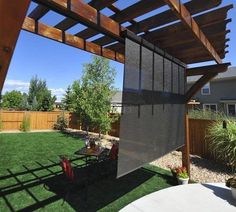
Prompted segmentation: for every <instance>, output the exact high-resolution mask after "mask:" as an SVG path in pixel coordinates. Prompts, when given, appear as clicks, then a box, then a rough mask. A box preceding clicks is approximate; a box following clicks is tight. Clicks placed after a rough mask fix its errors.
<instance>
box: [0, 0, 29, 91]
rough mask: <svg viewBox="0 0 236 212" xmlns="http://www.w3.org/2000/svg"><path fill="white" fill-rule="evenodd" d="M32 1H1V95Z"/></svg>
mask: <svg viewBox="0 0 236 212" xmlns="http://www.w3.org/2000/svg"><path fill="white" fill-rule="evenodd" d="M29 5H30V0H21V1H18V2H17V1H6V0H0V94H1V92H2V88H3V84H4V81H5V78H6V75H7V71H8V67H9V64H10V61H11V58H12V55H13V52H14V49H15V46H16V42H17V39H18V36H19V33H20V30H21V27H22V24H23V22H24V19H25V15H26V13H27V10H28V8H29Z"/></svg>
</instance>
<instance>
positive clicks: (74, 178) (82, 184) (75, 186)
mask: <svg viewBox="0 0 236 212" xmlns="http://www.w3.org/2000/svg"><path fill="white" fill-rule="evenodd" d="M60 166H61V168H62V171H63V174H64V176H65V178H64V179H66V180H67V184H66V192H65V195H64V198H63V199H64V201H65V200H67V199H68V197H69V194H73V193H76V191H78V190H79V189H86V190H87V188H86V187H87V184H88V183H87V179H86V177H85V176H79V173H78V171H76V170H75V169H74V168H73V167H72V165H71V162H70V160H69V159H68V158H67V157H65V156H60ZM83 178H84V179H83ZM74 191H75V192H74ZM83 193H84V192H83ZM86 193H87V192H86ZM86 195H87V194H86ZM64 201H63V203H64ZM63 203H62V204H63Z"/></svg>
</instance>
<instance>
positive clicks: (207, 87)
mask: <svg viewBox="0 0 236 212" xmlns="http://www.w3.org/2000/svg"><path fill="white" fill-rule="evenodd" d="M201 94H202V95H210V94H211V90H210V83H209V82H208V83H207V84H205V85H204V86H203V87H202V89H201Z"/></svg>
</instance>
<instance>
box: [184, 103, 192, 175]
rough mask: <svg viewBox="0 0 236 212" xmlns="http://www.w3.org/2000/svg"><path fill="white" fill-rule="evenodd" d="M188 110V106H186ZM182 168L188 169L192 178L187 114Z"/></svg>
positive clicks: (186, 115) (186, 116)
mask: <svg viewBox="0 0 236 212" xmlns="http://www.w3.org/2000/svg"><path fill="white" fill-rule="evenodd" d="M186 109H187V105H186ZM182 166H184V167H186V169H187V172H188V174H189V177H190V174H191V173H190V138H189V117H188V113H187V112H186V113H185V145H184V146H183V147H182Z"/></svg>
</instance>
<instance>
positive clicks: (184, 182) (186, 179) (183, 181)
mask: <svg viewBox="0 0 236 212" xmlns="http://www.w3.org/2000/svg"><path fill="white" fill-rule="evenodd" d="M188 181H189V178H180V177H178V183H179V185H186V184H188Z"/></svg>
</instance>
